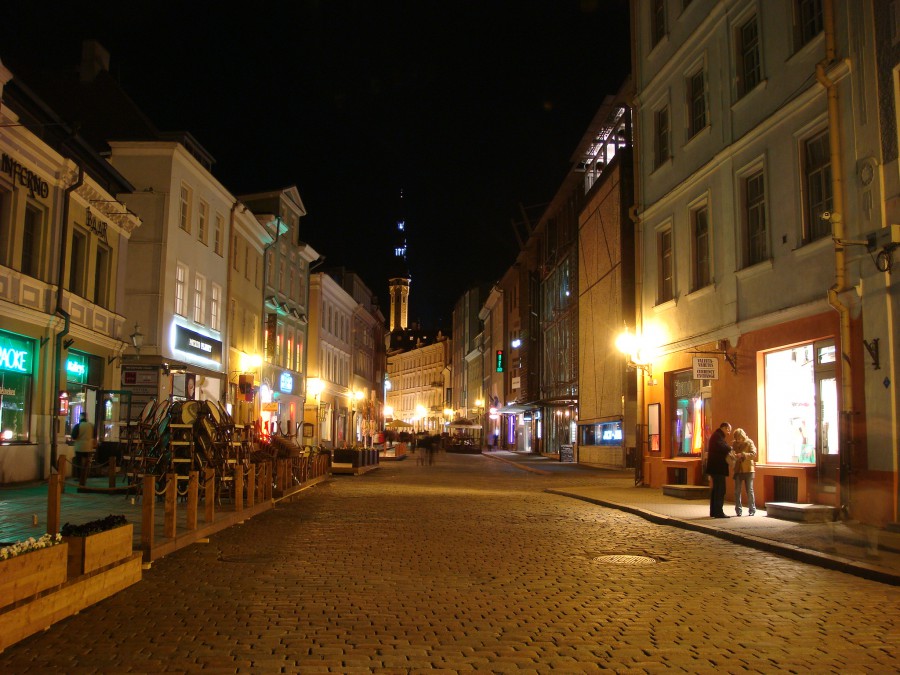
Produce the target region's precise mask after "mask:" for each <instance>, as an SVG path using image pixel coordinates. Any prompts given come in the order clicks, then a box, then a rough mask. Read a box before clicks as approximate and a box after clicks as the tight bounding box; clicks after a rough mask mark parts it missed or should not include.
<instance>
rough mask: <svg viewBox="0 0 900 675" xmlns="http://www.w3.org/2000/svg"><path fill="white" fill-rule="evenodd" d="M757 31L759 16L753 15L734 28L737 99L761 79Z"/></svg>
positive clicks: (761, 66)
mask: <svg viewBox="0 0 900 675" xmlns="http://www.w3.org/2000/svg"><path fill="white" fill-rule="evenodd" d="M759 31H760V25H759V15H758V14H755V13H754V14H752V15H751V16H749V17H747V18H746V19H745V20H743V21H741V23H740V24H739V25H737V26H735V28H734V36H735V38H734V41H735V61H736V64H735V65H736V73H735V79H736V81H737V92H736V98H737V99H741V98H743V97H744V96H746V95H747V94H748V93H750V92H751V91H753V90H754V89H755V88H756V87H757V85H759V84H760V83H761V82H762V79H763V62H762V40H761V39H760V34H759Z"/></svg>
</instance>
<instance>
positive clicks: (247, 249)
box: [244, 245, 250, 280]
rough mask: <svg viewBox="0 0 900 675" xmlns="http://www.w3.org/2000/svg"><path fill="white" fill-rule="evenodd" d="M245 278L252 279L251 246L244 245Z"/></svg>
mask: <svg viewBox="0 0 900 675" xmlns="http://www.w3.org/2000/svg"><path fill="white" fill-rule="evenodd" d="M244 278H245V279H248V280H249V279H250V246H249V245H245V246H244Z"/></svg>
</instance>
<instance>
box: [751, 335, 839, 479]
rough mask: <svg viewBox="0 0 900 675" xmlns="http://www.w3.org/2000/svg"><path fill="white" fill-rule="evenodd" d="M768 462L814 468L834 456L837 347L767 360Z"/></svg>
mask: <svg viewBox="0 0 900 675" xmlns="http://www.w3.org/2000/svg"><path fill="white" fill-rule="evenodd" d="M765 364H766V365H765V378H766V382H765V384H766V448H767V457H766V461H767V462H769V463H772V464H814V463H815V461H816V449H817V446H818V448H819V451H820V452H821V453H823V454H837V452H838V400H837V379H836V375H835V347H834V344H833V343H832V342H830V341H828V342H823V343H815V344H813V343H810V344H806V345H799V346H796V347H791V348H788V349H782V350H779V351H775V352H770V353H768V354H766V356H765Z"/></svg>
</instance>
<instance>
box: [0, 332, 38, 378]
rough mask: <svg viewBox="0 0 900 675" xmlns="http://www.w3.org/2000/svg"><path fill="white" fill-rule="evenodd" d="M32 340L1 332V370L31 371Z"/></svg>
mask: <svg viewBox="0 0 900 675" xmlns="http://www.w3.org/2000/svg"><path fill="white" fill-rule="evenodd" d="M32 349H33V347H32V341H31V340H28V339H26V338H19V337H14V336H13V335H12V334H11V333H3V332H0V370H8V371H11V372H14V373H29V374H30V373H31V352H32Z"/></svg>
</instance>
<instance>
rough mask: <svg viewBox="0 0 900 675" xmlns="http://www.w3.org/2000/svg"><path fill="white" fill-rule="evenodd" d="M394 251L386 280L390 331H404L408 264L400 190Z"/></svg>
mask: <svg viewBox="0 0 900 675" xmlns="http://www.w3.org/2000/svg"><path fill="white" fill-rule="evenodd" d="M393 241H394V251H393V255H394V257H393V264H392V266H391V267H392V269H391V276H390V278H389V279H388V290H389V292H390V297H391V315H390V330H391V332H393V331H395V330H404V329H406V328H407V326H408V325H409V284H410V281H411V278H410V274H409V262H408V261H407V254H408V246H407V241H406V209H405V208H404V203H403V190H400V209H399V216H398V218H397V222H396V224H395V230H394V236H393Z"/></svg>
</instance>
